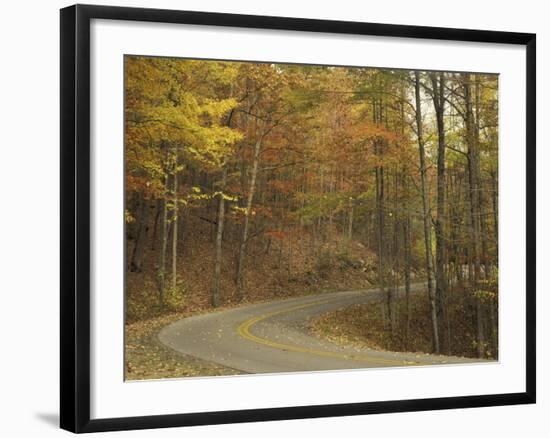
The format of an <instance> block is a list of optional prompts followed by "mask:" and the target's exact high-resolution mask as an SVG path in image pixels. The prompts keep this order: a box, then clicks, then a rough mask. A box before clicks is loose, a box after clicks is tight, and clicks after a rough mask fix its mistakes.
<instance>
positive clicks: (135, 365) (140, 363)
mask: <svg viewBox="0 0 550 438" xmlns="http://www.w3.org/2000/svg"><path fill="white" fill-rule="evenodd" d="M186 316H189V315H186V314H183V313H172V314H170V315H167V316H161V317H157V318H151V319H147V320H144V321H139V322H135V323H133V324H129V325H127V326H126V343H125V346H126V349H125V358H126V361H125V362H126V367H125V379H126V380H149V379H165V378H177V377H192V376H221V375H227V374H238V372H237V371H235V370H231V369H228V368H227V367H224V366H222V365H219V364H216V363H212V362H207V361H204V360H200V359H198V358H195V357H192V356H188V355H184V354H180V353H177V352H176V351H174V350H172V349H170V348H167V347H166V346H164V345H163V344H162V343H160V342H159V341H158V338H157V334H158V331H159V330H160V329H161V328H162V327H164V326H166V325H168V324H170V323H172V322H174V321H177V320H179V319H181V318H184V317H186Z"/></svg>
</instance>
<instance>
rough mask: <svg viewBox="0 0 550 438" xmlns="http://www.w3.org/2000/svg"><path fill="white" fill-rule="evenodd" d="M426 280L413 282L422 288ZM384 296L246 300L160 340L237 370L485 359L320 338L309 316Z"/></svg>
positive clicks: (166, 331) (183, 324) (181, 325)
mask: <svg viewBox="0 0 550 438" xmlns="http://www.w3.org/2000/svg"><path fill="white" fill-rule="evenodd" d="M423 287H424V286H423V285H415V286H413V291H420V290H422V289H423ZM381 298H383V294H382V292H381V291H380V290H378V289H372V290H363V291H348V292H332V293H323V294H318V295H308V296H303V297H298V298H291V299H286V300H278V301H271V302H265V303H260V304H253V305H246V306H242V307H237V308H234V309H229V310H222V311H218V312H213V313H207V314H203V315H197V316H192V317H189V318H184V319H181V320H179V321H176V322H174V323H172V324H170V325H168V326H166V327H164V328H163V329H162V330H161V331H160V332H159V334H158V338H159V340H160V342H161V343H162V344H164V345H166V346H168V347H170V348H172V349H173V350H175V351H177V352H179V353H183V354H186V355H190V356H193V357H196V358H199V359H203V360H206V361H210V362H214V363H217V364H220V365H223V366H226V367H228V368H231V369H233V370H235V371H236V373H277V372H296V371H319V370H336V369H351V368H373V367H389V366H406V365H428V364H430V365H434V364H450V363H467V362H479V360H478V359H466V358H460V357H451V356H439V355H431V354H415V353H395V352H388V351H377V350H371V349H367V348H360V347H356V346H346V345H340V344H336V343H333V342H330V341H328V340H324V339H320V338H318V337H316V336H315V335H313V334H312V333H311V332H310V330H309V329H308V321H309V320H310V319H311V318H313V317H316V316H318V315H320V314H322V313H325V312H329V311H332V310H336V309H340V308H344V307H347V306H350V305H352V304H359V303H374V302H377V301H379V300H380V299H381Z"/></svg>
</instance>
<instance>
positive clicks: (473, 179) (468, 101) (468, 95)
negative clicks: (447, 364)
mask: <svg viewBox="0 0 550 438" xmlns="http://www.w3.org/2000/svg"><path fill="white" fill-rule="evenodd" d="M462 79H463V86H464V101H465V102H464V103H465V107H466V114H465V125H466V142H467V144H468V180H469V185H470V215H471V224H472V236H471V241H472V245H471V246H472V253H473V254H472V255H473V263H474V272H473V274H474V277H473V282H472V283H471V287H472V288H473V292H474V294H475V306H476V332H477V333H476V334H477V336H476V337H477V339H476V341H477V355H478V357H480V358H481V357H483V356H484V344H485V337H484V329H483V309H482V303H481V298H480V297H479V294H477V287H478V284H479V280H480V278H481V257H480V251H479V242H480V233H481V226H480V220H479V219H480V216H479V193H478V191H479V184H478V182H479V180H478V178H479V151H478V147H477V146H478V145H477V144H476V139H475V132H474V130H475V123H474V113H473V109H472V108H473V107H472V87H471V77H470V74H468V73H463V74H462Z"/></svg>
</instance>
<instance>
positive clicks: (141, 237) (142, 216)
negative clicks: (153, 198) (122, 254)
mask: <svg viewBox="0 0 550 438" xmlns="http://www.w3.org/2000/svg"><path fill="white" fill-rule="evenodd" d="M138 220H139V225H138V231H137V236H136V245H135V246H134V251H133V253H132V261H131V263H130V271H132V272H141V265H142V261H143V253H144V250H145V243H146V241H147V228H148V226H149V201H148V200H147V199H145V197H144V196H143V194H142V195H141V196H140V208H139V219H138Z"/></svg>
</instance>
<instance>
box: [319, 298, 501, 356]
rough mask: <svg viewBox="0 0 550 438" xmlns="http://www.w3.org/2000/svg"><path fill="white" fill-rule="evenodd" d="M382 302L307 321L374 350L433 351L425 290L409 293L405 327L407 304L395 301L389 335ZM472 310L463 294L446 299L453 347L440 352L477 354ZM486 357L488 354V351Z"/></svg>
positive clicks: (326, 334)
mask: <svg viewBox="0 0 550 438" xmlns="http://www.w3.org/2000/svg"><path fill="white" fill-rule="evenodd" d="M383 309H384V308H383V305H382V302H378V303H376V304H375V303H369V304H357V305H353V306H350V307H347V308H345V309H340V310H336V311H333V312H329V313H326V314H323V315H321V316H319V317H317V318H316V319H314V320H312V321H311V322H310V328H311V330H312V331H313V332H314V333H315V334H316V335H318V336H320V337H322V338H325V339H328V340H330V341H332V342H336V343H341V344H348V345H349V344H354V345H358V346H361V347H367V348H371V349H375V350H387V351H397V352H415V353H432V337H431V336H432V335H431V325H430V317H429V302H428V299H427V297H426V294H425V293H424V294H422V295H413V296H411V322H410V329H409V334H408V337H407V330H406V316H405V315H406V304H405V300H404V299H400V300H399V301H398V305H397V314H398V318H397V321H398V322H397V328H396V331H395V333H394V334H393V335H392V333H391V329H390V327H389V323H388V320H387V317H384V315H383V312H384V310H383ZM474 315H475V311H474V310H473V309H472V307H471V305H470V303H468V302H467V299H466V298H465V297H464V295H462V294H458V293H457V294H456V295H455V296H453V297H451V298H450V299H449V325H450V327H451V330H450V333H451V345H452V347H453V348H452V350H448V349H447V348H446V347H445V346H444V344H443V348H442V351H441V353H442V354H447V355H453V356H462V357H477V349H476V336H475V320H474V318H473V316H474ZM487 357H488V358H491V355H490V352H489V351H487Z"/></svg>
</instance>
